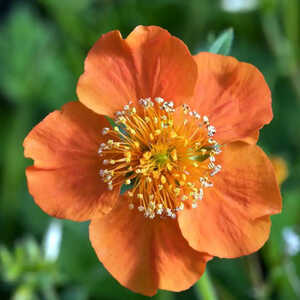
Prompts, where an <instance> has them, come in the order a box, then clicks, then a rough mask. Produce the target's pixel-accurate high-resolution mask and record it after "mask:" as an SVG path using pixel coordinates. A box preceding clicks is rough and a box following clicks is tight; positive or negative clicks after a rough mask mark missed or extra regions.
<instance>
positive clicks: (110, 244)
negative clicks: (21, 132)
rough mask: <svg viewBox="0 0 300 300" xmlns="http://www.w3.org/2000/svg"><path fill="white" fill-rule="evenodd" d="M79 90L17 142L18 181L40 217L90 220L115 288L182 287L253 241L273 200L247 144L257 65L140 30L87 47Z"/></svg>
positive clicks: (262, 92) (266, 98)
mask: <svg viewBox="0 0 300 300" xmlns="http://www.w3.org/2000/svg"><path fill="white" fill-rule="evenodd" d="M77 93H78V97H79V101H80V102H71V103H68V104H66V105H65V106H64V107H63V108H62V110H61V111H55V112H53V113H51V114H50V115H49V116H47V117H46V118H45V119H44V120H43V121H42V122H41V123H40V124H38V125H37V126H36V127H35V128H34V129H33V130H32V131H31V132H30V133H29V135H28V136H27V137H26V139H25V141H24V147H25V156H27V157H30V158H33V159H34V166H32V167H29V168H28V169H27V172H26V174H27V179H28V187H29V191H30V193H31V194H32V195H33V197H34V199H35V201H36V202H37V204H38V205H39V206H40V207H41V208H42V209H43V210H44V211H46V212H47V213H48V214H50V215H53V216H56V217H60V218H67V219H71V220H76V221H82V220H91V224H90V240H91V243H92V245H93V247H94V249H95V251H96V253H97V255H98V258H99V260H100V261H101V262H102V263H103V264H104V266H105V267H106V268H107V269H108V270H109V271H110V273H111V274H112V275H113V276H114V277H115V278H116V279H117V280H118V281H119V282H120V283H121V284H123V285H124V286H126V287H128V288H130V289H131V290H133V291H135V292H139V293H143V294H145V295H153V294H155V293H156V291H157V289H167V290H173V291H180V290H183V289H187V288H188V287H190V286H191V285H192V284H194V283H195V281H196V280H198V279H199V277H200V276H201V274H202V273H203V272H204V269H205V265H206V263H207V261H208V260H210V259H211V258H212V257H213V256H218V257H238V256H242V255H246V254H249V253H252V252H254V251H256V250H258V249H259V248H260V247H262V245H263V244H264V243H265V241H266V240H267V238H268V236H269V230H270V215H272V214H276V213H278V212H280V210H281V197H280V193H279V189H278V185H277V183H276V178H275V174H274V170H273V167H272V165H271V163H270V161H269V160H268V158H267V156H266V155H265V154H264V153H263V152H262V150H261V149H260V148H259V147H258V146H256V141H257V139H258V133H259V129H260V128H261V127H262V126H263V125H265V124H267V123H269V122H270V121H271V119H272V109H271V95H270V91H269V89H268V86H267V84H266V83H265V81H264V78H263V76H262V75H261V73H260V72H259V71H258V70H257V69H256V68H255V67H253V66H252V65H250V64H246V63H241V62H238V61H237V60H236V59H234V58H232V57H225V56H221V55H216V54H210V53H199V54H198V55H196V56H194V57H193V56H192V55H191V54H190V52H189V51H188V49H187V47H186V46H185V45H184V43H183V42H181V41H180V40H178V39H177V38H175V37H173V36H171V35H170V34H169V33H168V32H167V31H166V30H163V29H161V28H159V27H155V26H150V27H143V26H139V27H137V28H136V29H135V30H134V31H133V32H132V33H131V34H130V35H129V36H128V37H127V38H126V39H123V38H122V37H121V35H120V33H119V32H118V31H113V32H110V33H108V34H105V35H103V36H102V37H101V38H100V39H99V40H98V41H97V42H96V44H95V45H94V46H93V48H92V49H91V51H90V52H89V54H88V56H87V59H86V61H85V70H84V73H83V75H82V76H81V77H80V79H79V82H78V87H77Z"/></svg>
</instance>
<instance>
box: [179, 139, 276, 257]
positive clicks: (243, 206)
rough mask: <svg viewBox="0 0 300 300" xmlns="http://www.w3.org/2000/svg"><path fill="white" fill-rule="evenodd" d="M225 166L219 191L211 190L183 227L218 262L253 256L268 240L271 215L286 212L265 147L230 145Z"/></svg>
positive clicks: (218, 181)
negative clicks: (283, 208) (221, 258)
mask: <svg viewBox="0 0 300 300" xmlns="http://www.w3.org/2000/svg"><path fill="white" fill-rule="evenodd" d="M218 162H219V161H218ZM220 163H221V165H222V170H221V172H220V173H219V174H217V175H216V176H214V177H213V179H212V181H213V183H214V186H213V187H212V188H209V189H205V193H204V199H203V201H202V202H201V204H200V205H199V207H198V208H197V209H191V210H185V211H183V212H181V213H180V215H179V225H180V228H181V230H182V234H183V236H184V237H185V238H186V239H187V241H188V242H189V244H190V245H191V247H193V248H194V249H196V250H198V251H202V252H207V253H209V254H210V255H214V256H218V257H238V256H241V255H246V254H250V253H252V252H254V251H256V250H258V249H259V248H260V247H262V246H263V244H264V243H265V242H266V240H267V239H268V236H269V230H270V224H271V223H270V220H269V217H268V216H269V215H272V214H276V213H279V212H280V211H281V196H280V192H279V188H278V184H277V183H276V178H275V174H274V170H273V167H272V165H271V163H270V161H269V160H268V158H267V156H266V155H265V154H264V153H263V152H262V151H261V150H260V148H259V147H257V146H255V145H247V144H245V143H241V142H236V143H232V144H230V145H227V146H225V147H224V148H223V152H222V154H221V155H220Z"/></svg>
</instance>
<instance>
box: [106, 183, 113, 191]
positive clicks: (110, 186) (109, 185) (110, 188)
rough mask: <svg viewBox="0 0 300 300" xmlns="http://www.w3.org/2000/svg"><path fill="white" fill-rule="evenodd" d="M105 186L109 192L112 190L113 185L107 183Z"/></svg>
mask: <svg viewBox="0 0 300 300" xmlns="http://www.w3.org/2000/svg"><path fill="white" fill-rule="evenodd" d="M107 186H108V189H109V190H110V191H112V190H113V185H112V184H111V183H109V184H108V185H107Z"/></svg>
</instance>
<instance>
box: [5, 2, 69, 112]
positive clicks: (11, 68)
mask: <svg viewBox="0 0 300 300" xmlns="http://www.w3.org/2000/svg"><path fill="white" fill-rule="evenodd" d="M0 33H1V40H0V65H1V69H0V76H1V81H0V88H1V89H2V90H3V92H4V93H5V95H7V98H8V99H9V100H10V101H12V102H15V103H19V104H20V103H28V102H29V103H35V104H37V105H43V106H47V105H48V108H51V109H53V108H56V107H59V106H61V104H62V103H63V102H65V101H67V100H70V98H73V97H74V96H75V93H74V88H73V87H72V81H71V78H72V77H71V74H70V73H69V72H68V70H67V68H66V66H65V65H64V61H63V60H62V56H61V55H60V52H59V48H58V43H57V41H56V40H55V35H54V31H53V30H52V29H51V27H50V26H46V25H45V24H44V23H43V22H42V21H41V20H40V19H39V18H38V17H37V15H36V13H35V12H34V11H33V10H32V9H30V8H29V7H27V6H19V7H17V8H15V9H14V10H13V11H12V13H11V14H10V16H9V18H8V19H7V20H6V22H5V23H4V25H3V26H2V28H1V31H0Z"/></svg>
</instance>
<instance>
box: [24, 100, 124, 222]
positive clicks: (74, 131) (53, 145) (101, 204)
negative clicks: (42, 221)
mask: <svg viewBox="0 0 300 300" xmlns="http://www.w3.org/2000/svg"><path fill="white" fill-rule="evenodd" d="M107 125H108V122H107V121H106V120H105V118H104V117H103V116H99V115H96V114H95V113H93V112H92V111H90V110H89V109H87V108H85V107H84V106H83V105H82V104H81V103H80V102H70V103H67V104H66V105H65V106H64V107H63V108H62V110H61V111H55V112H53V113H51V114H49V115H48V116H47V117H46V118H45V119H44V120H43V121H42V122H41V123H39V124H38V125H37V126H36V127H34V128H33V130H32V131H31V132H30V133H29V134H28V136H27V137H26V139H25V140H24V149H25V151H24V152H25V156H26V157H29V158H32V159H33V160H34V166H32V167H29V168H27V171H26V175H27V182H28V188H29V192H30V194H31V195H32V196H33V198H34V200H35V202H36V203H37V204H38V205H39V206H40V207H41V208H42V209H43V210H44V211H45V212H46V213H48V214H50V215H53V216H55V217H58V218H66V219H71V220H75V221H84V220H87V219H89V218H91V217H95V216H97V217H99V216H101V215H102V214H105V213H108V212H109V211H110V210H111V208H112V207H113V205H114V203H115V202H116V200H117V198H118V194H119V190H115V191H113V192H109V191H108V190H107V187H106V186H105V185H104V183H103V182H102V180H101V179H100V176H99V170H100V168H101V162H100V159H99V156H98V153H97V152H98V148H99V145H100V143H101V129H102V128H103V127H104V126H107Z"/></svg>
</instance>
